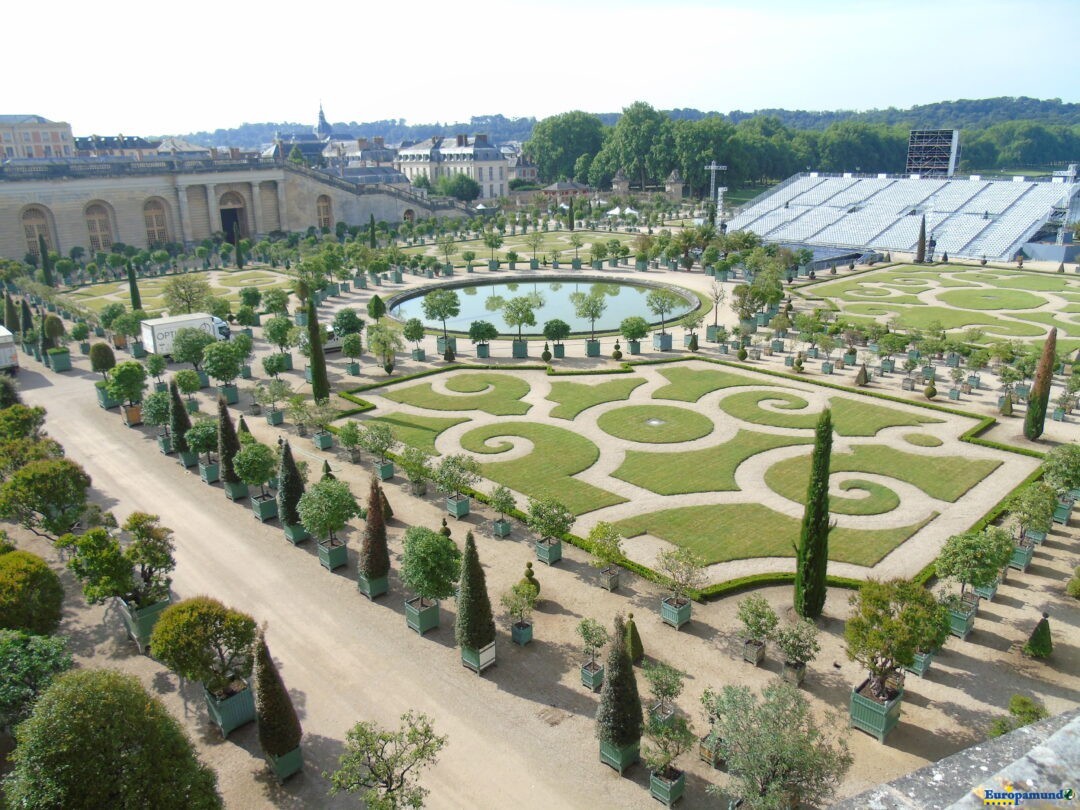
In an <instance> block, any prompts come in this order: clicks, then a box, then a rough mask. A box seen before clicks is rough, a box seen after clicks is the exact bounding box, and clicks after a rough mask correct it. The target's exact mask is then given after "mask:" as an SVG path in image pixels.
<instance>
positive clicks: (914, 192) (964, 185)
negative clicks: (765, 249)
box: [728, 174, 1080, 260]
mask: <svg viewBox="0 0 1080 810" xmlns="http://www.w3.org/2000/svg"><path fill="white" fill-rule="evenodd" d="M1078 188H1080V186H1077V185H1068V184H1065V183H1061V182H1056V183H1053V182H1041V181H1040V182H1036V181H1015V180H1011V179H1007V180H981V179H974V178H963V179H950V180H942V179H922V178H912V177H908V176H903V177H862V178H859V177H851V176H846V177H827V176H822V175H818V174H804V175H796V176H794V177H792V178H790V179H789V180H787V181H786V182H784V183H783V184H781V185H780V186H779V187H777V188H776V189H774V190H773V191H771V192H767V193H766V194H764V195H762V196H761V197H758V198H757V199H756V200H753V201H751V202H750V203H749V204H748V205H746V206H745V207H744V208H743V209H742V210H741V211H739V212H738V213H737V214H736V216H735V217H733V218H732V219H731V220H730V221H729V222H728V229H729V230H732V231H737V230H751V231H753V232H754V233H757V234H759V235H760V236H761V237H763V238H764V239H766V240H768V241H770V242H801V243H805V244H808V245H813V246H821V247H836V248H856V249H862V248H867V249H873V250H878V251H890V250H896V251H904V252H909V251H912V250H914V247H915V243H916V241H917V240H918V233H919V222H920V221H921V218H922V216H925V217H926V228H927V235H931V234H932V235H933V236H934V238H935V239H936V240H937V252H938V253H939V254H940V253H941V252H948V253H949V255H950V256H963V257H971V258H981V257H983V256H985V257H987V258H990V259H999V260H1000V259H1011V258H1012V257H1013V256H1014V255H1015V253H1016V251H1017V250H1018V249H1019V247H1020V246H1021V245H1022V244H1023V243H1024V242H1025V241H1027V240H1028V239H1030V238H1031V237H1032V236H1033V235H1034V234H1035V233H1036V232H1037V231H1038V230H1039V229H1040V228H1041V227H1042V226H1043V225H1044V224H1045V223H1046V222H1047V220H1048V219H1049V218H1050V216H1051V214H1052V213H1053V211H1054V209H1055V207H1058V208H1059V207H1060V206H1062V205H1066V206H1067V205H1068V198H1069V196H1071V195H1074V194H1076V192H1077V190H1078Z"/></svg>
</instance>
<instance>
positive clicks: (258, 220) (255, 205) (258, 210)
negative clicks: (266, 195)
mask: <svg viewBox="0 0 1080 810" xmlns="http://www.w3.org/2000/svg"><path fill="white" fill-rule="evenodd" d="M251 206H252V213H253V214H254V215H255V233H253V234H252V239H251V241H252V242H255V241H256V237H258V236H262V235H264V234H265V233H266V231H265V230H264V229H263V210H262V196H261V193H260V190H259V181H258V180H252V181H251Z"/></svg>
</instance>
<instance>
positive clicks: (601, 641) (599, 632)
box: [526, 572, 611, 664]
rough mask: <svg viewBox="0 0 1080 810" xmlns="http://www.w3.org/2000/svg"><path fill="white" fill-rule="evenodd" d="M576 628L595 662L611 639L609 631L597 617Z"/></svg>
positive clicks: (585, 619)
mask: <svg viewBox="0 0 1080 810" xmlns="http://www.w3.org/2000/svg"><path fill="white" fill-rule="evenodd" d="M527 575H528V572H526V576H527ZM574 629H575V632H577V634H578V636H579V637H580V638H581V646H582V648H583V649H584V651H585V655H587V656H588V657H589V663H590V664H591V663H593V662H595V661H596V653H597V651H598V650H599V649H600V648H601V647H603V646H604V645H605V644H607V643H608V642H609V641H610V640H611V637H610V636H609V635H608V631H607V630H606V629H605V628H604V625H602V624H600V622H598V621H596V619H590V618H584V619H582V620H581V621H579V622H578V623H577V627H576V628H574Z"/></svg>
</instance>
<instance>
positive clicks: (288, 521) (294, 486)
mask: <svg viewBox="0 0 1080 810" xmlns="http://www.w3.org/2000/svg"><path fill="white" fill-rule="evenodd" d="M303 494H304V481H303V479H302V478H301V477H300V470H298V469H296V462H295V461H294V460H293V454H292V449H291V448H290V447H289V442H288V440H287V439H286V440H285V442H284V443H283V444H282V445H281V464H280V465H279V466H278V493H277V503H278V520H280V521H281V525H282V526H299V525H300V513H299V512H298V511H297V510H296V505H297V504H298V503H300V496H301V495H303Z"/></svg>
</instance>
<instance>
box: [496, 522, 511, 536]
mask: <svg viewBox="0 0 1080 810" xmlns="http://www.w3.org/2000/svg"><path fill="white" fill-rule="evenodd" d="M510 525H511V524H510V521H509V520H495V521H492V524H491V531H492V534H494V535H495V536H496V537H509V536H510Z"/></svg>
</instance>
